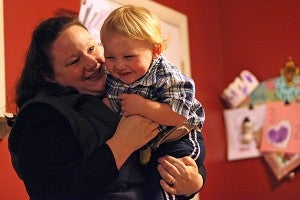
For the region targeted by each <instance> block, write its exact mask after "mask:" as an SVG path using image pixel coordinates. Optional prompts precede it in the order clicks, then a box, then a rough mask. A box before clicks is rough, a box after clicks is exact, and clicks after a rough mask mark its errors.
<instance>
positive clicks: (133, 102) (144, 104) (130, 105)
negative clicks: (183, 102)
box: [119, 94, 186, 126]
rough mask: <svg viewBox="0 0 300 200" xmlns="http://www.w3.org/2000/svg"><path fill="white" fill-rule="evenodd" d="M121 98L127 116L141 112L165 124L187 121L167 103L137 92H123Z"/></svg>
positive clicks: (172, 124)
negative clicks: (150, 98)
mask: <svg viewBox="0 0 300 200" xmlns="http://www.w3.org/2000/svg"><path fill="white" fill-rule="evenodd" d="M119 98H120V100H121V104H122V111H123V113H124V115H125V116H129V115H134V114H139V115H142V116H144V117H146V118H148V119H150V120H152V121H154V122H156V123H159V124H162V125H165V126H178V125H182V124H183V123H184V122H185V121H186V119H185V117H183V116H181V115H179V114H177V113H175V112H174V111H173V110H172V109H171V107H170V106H169V105H168V104H166V103H160V102H156V101H152V100H149V99H145V98H144V97H142V96H140V95H137V94H122V95H120V96H119Z"/></svg>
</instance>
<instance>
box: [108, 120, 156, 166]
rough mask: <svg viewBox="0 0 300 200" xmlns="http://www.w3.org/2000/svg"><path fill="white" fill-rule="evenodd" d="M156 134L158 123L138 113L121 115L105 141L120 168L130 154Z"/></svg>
mask: <svg viewBox="0 0 300 200" xmlns="http://www.w3.org/2000/svg"><path fill="white" fill-rule="evenodd" d="M157 134H158V124H157V123H154V122H152V121H150V120H149V119H146V118H144V117H142V116H140V115H131V116H129V117H125V116H124V117H122V119H121V120H120V122H119V124H118V127H117V130H116V132H115V134H114V136H113V137H112V138H111V139H109V140H108V141H107V142H106V143H107V144H108V146H109V147H110V149H111V151H112V152H113V154H114V157H115V160H116V164H117V167H118V168H120V167H121V166H122V165H123V164H124V162H125V161H126V159H127V158H128V157H129V156H130V154H131V153H132V152H133V151H135V150H137V149H139V148H141V147H142V146H144V145H145V144H146V143H147V142H149V141H150V140H151V139H152V138H154V137H155V136H156V135H157Z"/></svg>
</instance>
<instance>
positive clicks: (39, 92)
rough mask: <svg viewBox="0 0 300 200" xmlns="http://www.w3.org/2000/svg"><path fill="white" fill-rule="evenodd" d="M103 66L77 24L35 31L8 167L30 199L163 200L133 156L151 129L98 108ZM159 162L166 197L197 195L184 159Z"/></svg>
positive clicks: (58, 21) (66, 20) (46, 24)
mask: <svg viewBox="0 0 300 200" xmlns="http://www.w3.org/2000/svg"><path fill="white" fill-rule="evenodd" d="M103 60H104V59H103V52H102V49H101V48H100V46H98V45H97V44H96V42H95V41H94V40H93V39H92V37H91V35H90V34H89V33H88V31H87V30H86V28H85V27H84V26H83V25H82V24H81V23H80V22H79V21H78V20H77V19H76V18H72V17H66V16H65V17H55V18H50V19H47V20H45V21H43V22H42V23H41V24H40V25H38V27H37V28H36V29H35V30H34V32H33V35H32V40H31V44H30V46H29V49H28V52H27V56H26V61H25V64H24V69H23V72H22V75H21V78H20V80H19V83H18V86H17V91H16V103H17V106H18V107H19V108H20V110H19V112H18V115H17V118H16V120H15V122H14V125H13V128H12V131H11V133H10V136H9V148H10V152H11V155H12V161H13V166H14V168H15V170H16V172H17V173H18V175H19V176H20V178H22V180H23V181H24V184H25V186H26V190H27V192H28V194H29V196H30V197H31V199H148V198H149V199H163V196H162V194H161V193H162V192H161V190H159V189H153V188H151V189H149V188H150V187H147V186H148V185H149V183H147V180H145V177H144V176H143V174H142V172H143V169H141V167H140V166H139V165H138V161H137V160H136V152H135V151H136V150H137V149H139V148H140V147H142V146H143V145H145V144H146V143H147V142H148V141H149V140H151V139H152V138H153V137H154V136H155V135H156V134H157V133H158V131H157V127H158V125H157V124H156V123H153V122H151V121H149V120H147V119H145V118H143V117H141V116H136V115H135V116H132V117H123V118H122V119H121V120H119V119H118V116H116V115H115V114H114V113H113V112H112V111H110V109H109V108H108V107H107V106H105V105H104V104H103V103H102V101H101V98H102V96H103V91H104V85H105V80H106V75H105V71H104V67H103V65H102V64H103ZM158 161H159V163H160V164H159V165H158V167H157V169H158V171H159V173H160V175H161V177H162V180H161V182H160V183H161V186H162V187H163V189H164V190H165V191H167V192H169V193H172V194H174V195H182V196H183V197H188V196H190V195H193V194H194V193H196V192H197V191H199V190H200V189H201V187H202V185H203V177H202V176H201V175H200V174H199V173H198V168H197V166H196V165H195V163H194V162H193V161H192V160H191V159H189V158H187V157H185V158H182V159H175V158H173V157H170V156H166V157H163V158H160V159H159V160H158ZM203 169H204V168H202V167H201V168H200V170H202V171H201V173H202V174H203V175H205V171H204V170H203ZM195 177H196V178H195Z"/></svg>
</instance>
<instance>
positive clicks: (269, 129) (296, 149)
mask: <svg viewBox="0 0 300 200" xmlns="http://www.w3.org/2000/svg"><path fill="white" fill-rule="evenodd" d="M260 149H261V151H263V152H286V153H300V103H297V102H293V103H290V104H284V103H283V102H269V103H266V117H265V123H264V127H263V135H262V141H261V146H260Z"/></svg>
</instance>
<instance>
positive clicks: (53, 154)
mask: <svg viewBox="0 0 300 200" xmlns="http://www.w3.org/2000/svg"><path fill="white" fill-rule="evenodd" d="M9 148H10V152H11V155H12V161H13V165H14V168H15V170H16V171H17V172H18V174H19V175H20V176H21V177H22V179H23V181H24V183H25V186H26V189H27V191H28V193H29V195H30V196H33V197H50V198H52V197H63V196H66V197H70V196H71V195H72V196H75V197H76V196H80V197H84V196H88V195H90V196H93V195H97V194H101V192H102V191H103V189H104V187H105V186H106V185H107V184H108V183H110V182H112V181H113V180H115V179H116V178H117V177H118V170H117V167H116V163H115V160H114V157H113V154H112V152H111V150H110V148H109V147H108V146H107V145H106V143H104V144H103V145H101V146H100V147H99V148H98V149H96V151H95V152H94V153H92V154H91V155H89V156H88V157H83V154H82V150H81V148H80V145H79V143H78V141H77V140H76V138H75V137H74V134H73V133H72V129H71V127H70V124H69V122H68V120H67V119H66V118H64V117H63V116H62V115H61V114H60V113H59V112H58V111H56V110H55V109H53V108H52V107H50V106H48V105H45V104H33V105H30V106H28V107H27V108H26V109H25V110H23V111H22V113H21V114H20V116H18V119H17V120H16V122H15V124H14V127H13V129H12V131H11V133H10V136H9Z"/></svg>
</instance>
